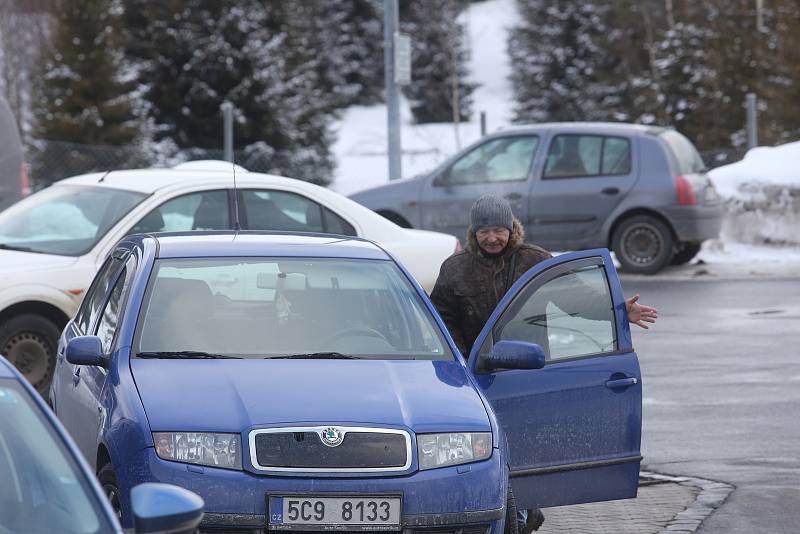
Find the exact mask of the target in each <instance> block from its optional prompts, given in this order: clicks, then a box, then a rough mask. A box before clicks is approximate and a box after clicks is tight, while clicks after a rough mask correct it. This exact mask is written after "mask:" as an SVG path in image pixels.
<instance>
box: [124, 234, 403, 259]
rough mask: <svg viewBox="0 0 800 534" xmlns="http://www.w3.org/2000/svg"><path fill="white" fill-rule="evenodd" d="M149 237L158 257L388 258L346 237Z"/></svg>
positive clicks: (371, 246) (366, 243) (372, 246)
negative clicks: (156, 243) (154, 242)
mask: <svg viewBox="0 0 800 534" xmlns="http://www.w3.org/2000/svg"><path fill="white" fill-rule="evenodd" d="M151 237H153V238H154V239H156V240H157V241H158V256H157V257H159V258H204V257H217V256H219V257H247V256H254V257H265V256H266V257H297V258H301V257H302V258H314V257H319V258H355V259H368V260H388V259H390V258H389V256H388V255H387V254H386V252H384V251H383V250H382V249H381V248H380V247H378V246H377V245H375V244H374V243H372V242H370V241H366V240H364V239H360V238H355V237H348V236H335V235H325V234H295V233H280V232H252V231H247V232H242V231H240V232H232V231H231V232H179V233H160V234H151ZM129 239H130V238H129Z"/></svg>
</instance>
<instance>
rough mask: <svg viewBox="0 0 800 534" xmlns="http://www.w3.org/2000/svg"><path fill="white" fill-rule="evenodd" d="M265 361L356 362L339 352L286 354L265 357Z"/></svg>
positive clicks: (355, 358) (354, 358) (354, 357)
mask: <svg viewBox="0 0 800 534" xmlns="http://www.w3.org/2000/svg"><path fill="white" fill-rule="evenodd" d="M265 359H270V360H272V359H274V360H358V359H359V358H357V357H356V356H350V355H349V354H342V353H341V352H309V353H306V354H287V355H286V356H267V357H266V358H265Z"/></svg>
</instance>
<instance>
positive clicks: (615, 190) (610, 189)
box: [600, 187, 619, 195]
mask: <svg viewBox="0 0 800 534" xmlns="http://www.w3.org/2000/svg"><path fill="white" fill-rule="evenodd" d="M600 192H601V193H603V194H604V195H617V194H619V188H618V187H606V188H605V189H603V190H602V191H600Z"/></svg>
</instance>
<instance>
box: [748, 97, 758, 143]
mask: <svg viewBox="0 0 800 534" xmlns="http://www.w3.org/2000/svg"><path fill="white" fill-rule="evenodd" d="M746 102H747V148H754V147H757V146H758V108H757V105H758V104H757V101H756V95H755V93H747V97H746Z"/></svg>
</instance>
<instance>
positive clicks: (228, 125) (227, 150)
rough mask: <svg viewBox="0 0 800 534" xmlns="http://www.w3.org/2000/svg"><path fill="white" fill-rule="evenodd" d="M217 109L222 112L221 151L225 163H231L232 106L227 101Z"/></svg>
mask: <svg viewBox="0 0 800 534" xmlns="http://www.w3.org/2000/svg"><path fill="white" fill-rule="evenodd" d="M219 108H220V109H221V110H222V150H223V157H224V158H225V161H230V162H233V104H231V103H230V102H228V101H227V100H226V101H225V102H223V103H222V104H221V105H220V106H219Z"/></svg>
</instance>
